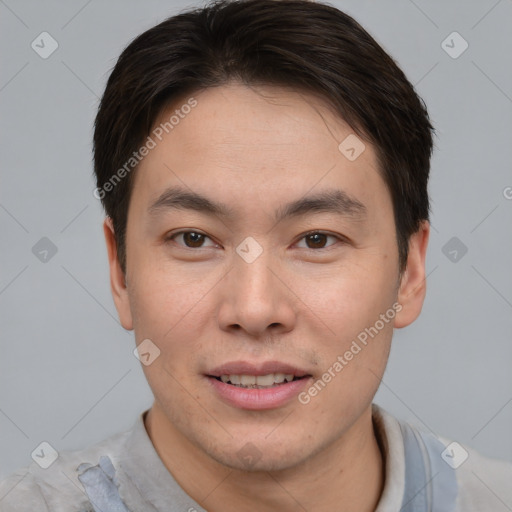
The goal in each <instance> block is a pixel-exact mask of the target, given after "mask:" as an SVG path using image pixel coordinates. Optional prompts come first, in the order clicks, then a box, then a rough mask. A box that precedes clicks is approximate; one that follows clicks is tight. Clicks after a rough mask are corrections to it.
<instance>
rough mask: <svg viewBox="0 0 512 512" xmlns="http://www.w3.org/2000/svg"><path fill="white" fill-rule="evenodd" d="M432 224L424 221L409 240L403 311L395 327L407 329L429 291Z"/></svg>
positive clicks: (402, 283)
mask: <svg viewBox="0 0 512 512" xmlns="http://www.w3.org/2000/svg"><path fill="white" fill-rule="evenodd" d="M429 235H430V224H429V223H428V222H427V221H423V222H422V224H421V226H420V229H419V230H418V231H417V232H416V233H414V234H412V235H411V237H410V239H409V252H408V255H407V267H406V269H405V270H404V273H403V275H402V278H401V281H400V286H399V291H398V302H399V303H400V304H401V306H402V309H401V310H400V312H399V313H397V315H396V317H395V327H396V328H401V327H406V326H408V325H410V324H412V322H414V320H416V318H418V316H419V314H420V313H421V308H422V307H423V302H424V300H425V294H426V289H427V282H426V273H425V257H426V254H427V246H428V239H429Z"/></svg>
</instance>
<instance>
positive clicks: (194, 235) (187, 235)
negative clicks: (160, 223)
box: [168, 231, 212, 249]
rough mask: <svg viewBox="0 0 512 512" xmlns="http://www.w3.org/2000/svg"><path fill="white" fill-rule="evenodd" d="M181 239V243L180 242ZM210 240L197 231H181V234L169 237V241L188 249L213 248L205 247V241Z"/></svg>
mask: <svg viewBox="0 0 512 512" xmlns="http://www.w3.org/2000/svg"><path fill="white" fill-rule="evenodd" d="M180 239H181V241H180ZM209 239H210V238H209V237H208V236H206V235H203V233H199V232H197V231H180V232H179V233H174V235H171V236H170V237H168V240H173V241H175V243H177V244H178V245H179V246H181V247H185V248H188V249H201V248H203V247H212V246H205V245H204V242H205V240H209Z"/></svg>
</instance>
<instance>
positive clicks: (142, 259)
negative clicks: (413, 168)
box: [104, 83, 429, 512]
mask: <svg viewBox="0 0 512 512" xmlns="http://www.w3.org/2000/svg"><path fill="white" fill-rule="evenodd" d="M193 96H194V98H195V99H196V100H197V106H196V107H195V108H194V109H193V110H192V111H191V113H190V114H188V115H187V116H186V117H185V118H184V119H183V120H180V124H179V125H178V126H176V127H175V128H174V129H173V130H172V132H170V133H169V134H168V135H166V136H165V137H164V139H163V140H162V141H161V142H159V143H158V144H157V146H156V147H155V148H154V149H152V150H151V151H150V153H149V154H148V155H147V156H146V157H145V158H144V160H143V161H142V162H141V164H140V166H139V168H138V169H137V171H136V175H135V181H134V189H133V193H132V197H131V202H130V206H129V212H128V224H127V239H126V250H127V268H126V276H124V275H123V272H122V270H121V268H120V266H119V263H118V260H117V250H116V242H115V237H114V233H113V229H112V224H111V222H110V220H109V219H108V218H107V219H106V220H105V223H104V233H105V239H106V244H107V249H108V256H109V262H110V276H111V288H112V293H113V297H114V301H115V304H116V307H117V311H118V313H119V317H120V320H121V323H122V325H123V327H124V328H125V329H133V330H134V331H135V337H136V340H137V343H140V342H141V341H142V340H144V339H146V338H149V339H151V340H152V342H153V343H154V344H155V345H157V346H158V348H159V349H160V351H161V352H160V356H159V357H157V358H156V359H155V360H154V362H152V363H151V364H150V365H148V366H143V370H144V372H145V375H146V378H147V380H148V382H149V385H150V386H151V389H152V391H153V393H154V396H155V401H154V404H153V406H152V408H151V409H150V411H149V413H148V414H147V416H146V418H145V425H146V429H147V431H148V434H149V436H150V438H151V440H152V442H153V444H154V446H155V449H156V451H157V453H158V454H159V456H160V458H161V459H162V461H163V463H164V464H165V466H166V467H167V468H168V470H169V471H170V472H171V473H172V475H173V476H174V478H175V479H176V480H177V481H178V483H179V484H180V485H181V487H182V488H183V489H184V490H185V491H186V492H187V493H188V494H189V495H190V496H191V497H192V498H193V499H195V500H196V501H197V502H199V503H200V504H201V505H202V506H203V507H204V508H206V509H207V510H209V511H211V512H217V511H221V510H222V511H224V512H231V511H239V510H258V511H261V512H265V511H275V510H280V511H296V510H308V511H315V512H320V511H327V510H329V511H331V510H339V511H353V510H358V511H363V512H364V511H371V510H374V509H375V507H376V506H377V503H378V501H379V498H380V495H381V492H382V488H383V482H384V475H383V457H382V454H381V452H380V449H379V446H378V444H377V441H376V438H375V435H374V431H373V424H372V419H371V402H372V399H373V397H374V395H375V393H376V391H377V388H378V386H379V383H380V378H381V377H382V375H383V373H384V370H385V366H386V363H387V359H388V355H389V350H390V344H391V338H392V333H393V327H395V328H401V327H404V326H407V325H409V324H410V323H411V322H413V321H414V320H415V319H416V317H417V316H418V315H419V313H420V311H421V307H422V304H423V300H424V297H425V254H426V249H427V243H428V236H429V225H428V223H427V222H424V223H423V224H422V225H421V228H420V229H419V231H418V232H417V233H415V234H414V235H413V236H412V237H411V239H410V245H409V256H408V261H407V269H406V271H405V272H404V273H403V275H400V274H399V272H398V248H397V243H396V233H395V225H394V218H393V208H392V202H391V196H390V193H389V191H388V189H387V187H386V185H385V183H384V181H383V179H382V178H381V176H380V174H379V172H378V170H377V169H378V166H377V160H376V157H375V152H374V149H373V147H372V146H371V145H370V144H369V143H367V142H365V145H366V149H365V150H364V151H363V153H362V154H361V155H360V156H359V157H358V158H357V159H356V160H355V161H349V160H348V159H347V158H346V157H345V156H344V155H343V154H342V153H341V152H340V150H339V149H338V144H339V143H340V142H341V141H343V140H344V139H345V138H346V137H347V136H348V135H349V134H352V133H354V132H353V130H352V129H351V128H350V127H349V126H348V125H347V124H346V123H345V122H344V121H343V120H341V119H340V118H339V117H338V116H336V115H334V114H333V113H332V112H331V111H330V109H329V108H328V107H327V106H326V105H325V104H324V103H323V102H322V101H321V100H320V99H318V98H315V97H314V96H311V95H307V94H301V93H298V92H293V91H291V90H288V89H283V88H277V87H271V86H264V87H263V86H261V87H258V88H254V87H247V86H244V85H240V84H236V83H230V84H228V85H225V86H222V87H218V88H213V89H208V90H206V91H202V92H199V93H197V94H194V95H193ZM187 98H188V97H186V98H183V101H179V102H176V103H175V104H174V105H173V107H172V108H170V109H169V111H168V112H163V113H162V116H161V119H159V120H158V121H157V123H156V125H158V124H159V123H160V122H161V121H162V120H165V119H168V117H169V115H170V113H172V111H173V110H175V109H176V108H179V106H180V105H182V104H183V103H185V102H186V100H187ZM173 185H180V186H182V187H184V188H186V189H187V190H191V191H194V192H197V193H200V194H202V195H204V196H207V197H208V198H209V199H211V200H214V201H219V202H222V203H225V204H226V205H228V206H229V207H230V208H231V209H232V211H233V216H232V217H229V218H224V217H220V216H216V215H207V214H204V213H200V212H196V211H188V210H176V209H169V210H166V211H162V212H160V213H159V215H158V216H151V215H150V214H149V213H148V208H149V206H150V205H151V204H152V203H153V202H154V201H155V199H156V198H157V197H158V196H159V195H160V194H161V193H162V191H164V190H165V189H166V188H167V187H169V186H173ZM326 189H342V190H344V191H345V192H346V193H347V194H349V195H350V196H351V197H352V198H356V199H357V200H358V201H360V202H361V203H363V205H364V206H365V207H366V216H365V217H364V218H362V219H354V218H353V217H350V216H347V215H345V216H343V215H337V214H334V213H327V212H309V213H307V214H305V215H302V216H299V217H296V218H289V219H285V220H282V221H281V222H279V223H277V224H276V222H275V220H274V218H273V215H274V211H275V210H276V209H278V208H279V207H281V206H282V205H284V204H286V203H288V202H290V201H292V200H295V199H300V198H302V197H303V196H304V195H306V194H311V193H314V192H318V191H320V190H326ZM180 230H190V231H195V232H199V233H202V234H204V235H206V237H205V238H204V239H201V237H199V242H195V240H197V237H196V238H193V239H192V242H191V240H190V238H187V237H186V236H185V237H184V236H180V235H178V236H177V237H175V238H174V239H169V236H170V235H172V234H174V233H176V232H178V231H180ZM312 230H318V231H321V232H327V234H328V235H331V236H328V237H321V236H320V241H319V242H318V241H317V242H316V244H315V243H312V242H311V241H309V242H308V240H309V239H308V238H307V237H306V238H305V237H304V234H305V233H307V232H309V231H312ZM332 235H334V236H332ZM248 236H251V237H253V238H254V239H255V240H256V241H257V242H258V243H259V244H260V246H261V248H262V249H263V252H262V254H261V255H260V256H259V257H258V258H257V259H256V260H255V261H254V262H252V263H247V262H246V261H244V259H242V258H241V257H240V256H239V255H238V254H237V252H236V251H235V249H236V248H237V246H238V245H239V244H240V243H241V242H242V241H243V240H244V239H245V238H246V237H248ZM166 237H167V239H166ZM336 237H339V238H336ZM201 240H203V246H202V247H201V246H200V245H201ZM194 242H195V245H193V247H192V248H190V247H187V243H188V245H191V243H192V244H194ZM313 242H314V241H313ZM197 247H199V248H197ZM125 277H126V282H125ZM395 302H399V303H400V304H401V306H402V309H401V311H400V312H399V313H397V315H396V317H395V318H394V319H393V320H391V321H390V322H389V323H387V324H385V326H384V328H383V329H382V330H381V331H379V334H378V335H377V336H375V337H374V338H373V339H372V340H370V341H369V343H368V345H367V346H366V347H364V349H363V350H361V352H360V353H358V354H357V355H356V356H354V358H353V359H352V360H351V361H350V362H349V363H348V364H347V365H346V366H345V367H344V368H343V370H342V371H341V372H339V373H338V374H337V375H336V377H335V378H333V379H332V380H331V382H329V383H328V385H326V386H325V388H324V389H323V390H322V391H321V392H319V393H318V394H317V395H316V396H315V397H314V398H312V399H311V401H310V402H309V403H308V404H306V405H303V404H301V403H300V402H299V401H298V400H296V399H293V400H291V401H290V402H289V403H287V404H285V405H284V406H282V407H279V408H276V409H273V410H272V409H271V410H263V411H250V410H244V409H239V408H235V407H233V406H231V405H228V404H226V403H225V402H224V401H222V400H221V399H220V398H219V397H218V396H217V395H216V394H215V393H214V391H213V390H212V388H211V386H210V385H209V381H208V380H207V378H206V377H205V373H208V370H211V369H212V368H213V367H214V366H217V365H220V364H222V363H225V362H228V361H234V360H245V361H251V362H261V361H269V360H277V361H284V362H287V363H289V364H292V365H294V366H298V367H300V368H303V369H305V370H306V371H307V373H309V374H311V375H312V377H313V379H312V380H313V381H316V380H317V379H319V378H321V376H322V374H323V373H324V372H325V371H326V370H327V369H328V368H329V367H332V365H333V363H334V362H335V361H336V359H337V357H338V356H339V355H343V354H344V353H345V351H346V350H348V349H349V347H350V345H351V343H352V341H353V340H354V339H356V337H357V335H358V334H359V333H360V332H361V331H364V329H365V328H367V327H370V326H373V325H374V324H375V322H376V321H377V320H378V319H379V315H381V314H382V313H385V312H386V311H387V310H388V309H390V308H391V307H392V305H393V304H394V303H395ZM306 389H307V388H306ZM247 443H252V445H254V446H255V447H256V448H257V450H258V454H259V457H260V458H259V460H257V462H256V463H255V464H254V465H253V466H251V467H248V466H247V463H246V462H245V461H244V460H243V459H242V458H241V457H239V455H238V452H239V450H241V449H242V448H243V447H244V446H246V444H247Z"/></svg>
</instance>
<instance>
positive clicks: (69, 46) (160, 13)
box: [0, 0, 512, 477]
mask: <svg viewBox="0 0 512 512" xmlns="http://www.w3.org/2000/svg"><path fill="white" fill-rule="evenodd" d="M333 4H334V5H336V6H337V7H339V8H341V9H343V10H345V11H347V12H348V13H349V14H351V15H353V16H354V17H355V18H356V19H357V20H358V21H360V22H361V23H362V24H363V26H365V27H366V28H367V29H368V30H369V31H370V33H371V34H372V35H373V36H374V37H375V38H376V39H377V40H378V41H379V42H380V43H381V44H382V45H383V46H384V48H385V49H386V50H387V51H388V52H390V54H391V55H392V56H393V57H394V58H395V59H396V60H397V61H398V62H399V64H400V65H401V67H402V68H403V70H404V71H405V73H406V74H407V76H408V77H409V79H410V80H411V82H412V83H413V84H415V85H416V87H417V90H418V92H419V94H420V95H421V96H422V97H423V98H424V100H425V101H426V103H427V105H428V108H429V111H430V115H431V117H432V119H433V122H434V124H435V127H436V128H437V130H438V138H437V139H436V152H435V156H434V158H433V161H432V178H431V184H430V193H431V197H432V209H433V217H432V224H433V228H432V235H431V241H430V247H429V252H428V256H427V270H428V273H429V277H428V296H427V300H426V303H425V307H424V310H423V313H422V315H421V317H420V319H419V320H418V321H417V322H415V323H414V324H413V325H412V326H410V327H408V328H406V329H403V330H398V331H396V332H395V340H394V346H393V350H392V354H391V359H390V362H389V366H388V369H387V372H386V374H385V376H384V380H383V384H382V385H381V388H380V391H379V393H378V395H377V398H376V402H377V403H379V404H381V405H382V406H384V407H385V408H387V409H388V410H389V411H390V412H392V413H394V414H395V415H397V416H399V417H401V418H404V419H406V420H410V421H411V422H413V423H415V424H417V425H420V426H421V425H422V426H423V427H424V428H427V429H431V430H433V431H434V432H436V433H438V434H440V435H444V436H446V437H448V438H452V439H456V440H458V441H459V442H462V443H467V444H469V445H470V446H473V447H475V448H477V449H478V450H480V451H481V452H483V453H485V454H487V455H490V456H495V457H501V458H504V459H508V460H512V437H511V432H512V428H511V427H512V371H511V363H512V343H510V340H511V333H512V315H511V312H512V292H511V289H512V286H511V285H512V272H511V268H510V262H511V261H512V258H511V256H512V238H511V236H510V234H511V220H512V200H510V199H507V197H506V196H507V195H508V197H511V196H512V189H507V188H506V187H512V173H511V171H510V169H511V161H512V154H511V145H512V144H511V143H512V139H511V134H512V116H511V112H512V69H511V65H510V55H512V32H511V30H510V20H511V19H512V1H511V0H500V1H496V0H482V1H471V2H469V1H467V0H458V1H450V2H446V1H441V0H438V1H435V2H433V1H420V0H415V1H414V2H413V1H410V0H400V1H399V0H396V1H381V2H376V1H361V0H357V1H356V0H354V1H336V2H333ZM190 5H194V4H192V3H191V2H188V1H187V2H179V1H176V0H173V1H156V0H153V1H145V2H135V1H120V0H119V1H117V0H116V1H112V0H111V1H103V2H100V1H98V0H91V1H89V2H87V1H84V0H79V1H66V2H64V1H60V2H56V1H54V2H51V1H47V2H41V1H28V0H24V1H17V2H14V0H5V1H0V40H1V46H0V47H1V53H2V68H1V77H0V109H1V111H0V127H1V142H2V147H1V173H2V174H1V187H0V223H1V236H0V254H1V267H0V269H1V270H0V271H1V273H0V311H1V319H2V330H1V358H0V431H1V435H0V462H1V465H0V477H3V476H6V475H7V474H8V473H10V472H11V471H13V470H14V469H15V468H18V467H21V466H25V465H26V464H28V463H29V462H31V458H30V454H31V452H32V450H34V448H35V447H36V446H38V445H39V443H40V442H41V441H48V442H49V443H50V444H51V445H52V446H54V447H55V448H56V449H57V450H58V451H60V450H64V449H77V448H82V447H85V446H88V445H90V444H92V443H94V442H96V441H99V440H101V439H103V438H105V437H106V436H108V435H110V434H113V433H115V432H118V431H120V430H124V429H127V428H129V427H130V426H131V425H132V423H133V422H134V420H135V417H136V415H138V414H139V413H140V412H141V411H142V410H143V409H144V408H147V407H149V406H150V405H151V403H152V395H151V392H150V389H149V387H148V385H147V383H146V381H145V379H144V376H143V373H142V370H141V367H140V363H139V361H138V360H137V359H136V358H135V357H134V355H133V353H132V351H133V349H134V347H135V342H134V339H133V334H132V333H130V332H125V331H124V329H123V328H122V327H121V326H120V325H119V323H118V320H117V314H116V311H115V308H114V305H113V301H112V298H111V295H110V289H109V280H108V273H107V258H106V250H105V247H104V241H103V234H102V230H101V221H102V218H103V214H102V210H101V207H100V204H99V202H98V201H97V200H96V199H95V198H94V197H93V195H92V190H93V188H94V182H93V179H92V165H91V137H92V122H93V118H94V115H95V110H96V107H97V104H98V97H99V96H101V94H102V91H103V87H104V85H105V81H106V78H107V76H108V72H109V70H110V69H111V68H112V66H113V65H114V63H115V60H116V58H117V57H118V55H119V53H120V52H121V50H122V48H123V47H124V46H125V45H126V44H128V42H129V41H130V40H131V39H132V38H133V37H135V36H136V35H137V34H139V33H140V32H142V31H144V30H146V29H147V28H149V27H151V26H152V25H154V24H155V23H157V22H159V21H161V20H163V19H164V18H165V17H167V16H169V15H172V14H174V13H176V12H178V11H179V10H180V9H182V8H185V7H188V6H190ZM196 5H197V4H196ZM43 31H47V32H49V33H50V34H51V35H52V37H53V38H54V39H55V40H56V41H57V42H58V44H59V47H58V49H57V50H56V51H55V52H54V53H53V54H52V55H51V56H50V57H49V58H47V59H42V58H41V57H40V56H39V55H38V54H37V53H36V52H35V51H34V50H33V49H32V48H31V42H32V41H33V40H34V39H35V38H36V37H37V36H38V35H39V34H40V33H41V32H43ZM453 31H457V32H459V33H460V34H461V35H462V37H463V38H464V39H465V40H466V41H467V42H468V44H469V47H468V49H467V50H466V51H465V52H464V53H463V54H462V55H460V56H459V57H458V58H456V59H455V58H452V57H451V56H449V55H448V54H447V53H446V52H445V51H444V50H443V48H442V46H441V43H442V41H443V40H445V38H446V37H447V36H448V35H449V34H451V33H452V32H453ZM449 41H450V40H449ZM449 44H450V45H452V43H451V42H450V43H449ZM452 46H454V49H455V50H457V49H459V48H461V46H460V45H459V42H454V43H453V45H452ZM507 191H508V192H509V193H508V194H507ZM454 236H455V237H457V238H458V239H459V240H460V243H463V244H464V245H465V246H466V247H467V248H468V252H467V253H466V254H465V255H464V256H461V255H462V252H461V251H460V247H461V246H460V243H459V242H458V243H459V247H458V248H457V247H455V246H454V247H455V250H457V251H458V252H457V257H458V261H455V262H454V261H451V260H450V258H453V256H454V253H453V252H452V254H451V255H450V254H449V253H450V251H453V250H454V247H452V246H451V245H449V246H448V247H447V249H445V253H446V254H447V255H448V256H450V258H449V257H448V256H447V255H445V254H444V253H443V250H442V248H443V247H444V246H445V244H446V243H447V242H448V241H449V240H450V239H451V238H452V237H454ZM42 237H48V238H49V239H50V240H51V241H52V242H53V244H55V246H56V248H57V253H56V254H55V255H53V256H52V257H50V256H51V253H49V255H48V257H47V261H46V262H43V261H40V260H39V259H38V258H37V257H36V255H35V254H34V253H33V252H32V248H33V246H34V245H35V244H36V243H37V242H38V241H39V240H40V239H41V238H42Z"/></svg>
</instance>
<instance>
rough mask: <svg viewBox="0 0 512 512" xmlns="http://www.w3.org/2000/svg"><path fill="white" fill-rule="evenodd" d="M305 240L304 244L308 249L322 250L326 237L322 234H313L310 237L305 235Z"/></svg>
mask: <svg viewBox="0 0 512 512" xmlns="http://www.w3.org/2000/svg"><path fill="white" fill-rule="evenodd" d="M305 238H306V240H307V242H306V244H307V245H308V247H309V248H310V249H322V248H323V247H325V244H326V242H327V235H324V234H323V233H313V234H312V235H307V236H306V237H305Z"/></svg>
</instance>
